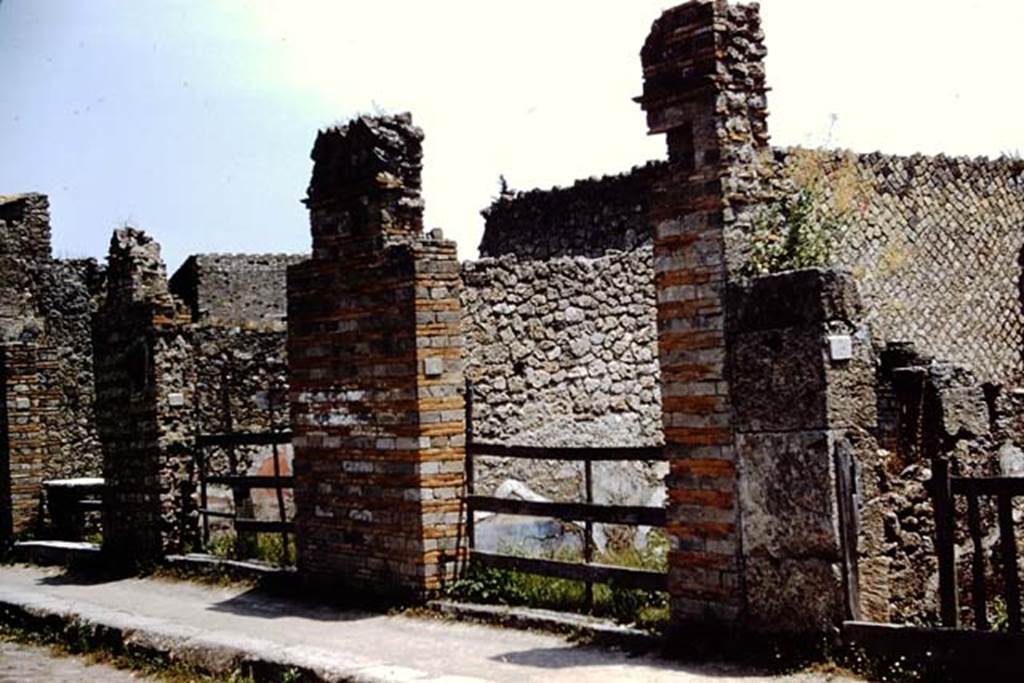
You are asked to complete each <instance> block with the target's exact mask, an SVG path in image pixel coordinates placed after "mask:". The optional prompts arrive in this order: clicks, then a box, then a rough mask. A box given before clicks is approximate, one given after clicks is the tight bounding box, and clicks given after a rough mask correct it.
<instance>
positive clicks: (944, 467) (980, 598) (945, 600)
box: [931, 459, 1024, 633]
mask: <svg viewBox="0 0 1024 683" xmlns="http://www.w3.org/2000/svg"><path fill="white" fill-rule="evenodd" d="M931 494H932V500H933V502H934V507H935V549H936V552H937V554H938V561H939V604H940V612H941V616H942V625H943V626H946V627H949V628H957V627H958V626H959V611H960V610H959V599H958V596H957V583H956V555H955V544H956V541H955V537H954V530H955V528H956V505H955V502H956V496H962V497H964V498H966V499H967V529H968V532H969V534H970V537H971V545H972V557H971V600H972V608H973V611H974V625H975V628H977V629H978V630H981V631H987V630H989V629H990V628H991V624H990V623H989V620H988V612H987V595H986V587H985V548H984V544H983V532H982V525H981V509H980V500H981V499H982V498H995V501H996V510H997V518H998V525H999V548H1000V554H1001V555H1002V583H1003V597H1004V600H1005V602H1006V616H1007V626H1008V629H1009V631H1010V632H1011V633H1020V632H1021V608H1020V585H1019V571H1020V570H1019V567H1018V566H1017V540H1016V535H1015V533H1014V524H1013V500H1014V498H1024V478H1020V477H977V478H968V477H951V476H950V474H949V463H948V462H947V461H946V460H939V459H936V460H933V462H932V480H931Z"/></svg>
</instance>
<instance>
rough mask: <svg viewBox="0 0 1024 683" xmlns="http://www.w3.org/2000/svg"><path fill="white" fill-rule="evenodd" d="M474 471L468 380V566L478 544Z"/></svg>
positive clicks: (467, 386) (471, 388) (467, 385)
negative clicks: (474, 514)
mask: <svg viewBox="0 0 1024 683" xmlns="http://www.w3.org/2000/svg"><path fill="white" fill-rule="evenodd" d="M473 487H474V471H473V383H472V382H469V381H467V382H466V498H465V500H466V564H467V566H468V564H469V561H470V559H471V555H472V554H473V548H474V546H475V545H476V543H475V539H474V533H475V531H476V528H475V526H476V525H475V521H476V520H474V519H473V503H472V501H471V498H472V496H473Z"/></svg>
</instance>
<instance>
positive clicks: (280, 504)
mask: <svg viewBox="0 0 1024 683" xmlns="http://www.w3.org/2000/svg"><path fill="white" fill-rule="evenodd" d="M267 410H268V412H269V413H270V436H271V442H272V444H273V445H272V448H273V458H274V491H275V492H276V493H277V512H278V516H279V517H280V519H281V566H282V567H286V566H288V527H287V526H286V525H287V523H288V519H287V516H286V515H285V511H284V491H282V490H281V463H280V462H278V450H277V439H276V438H274V437H275V436H276V435H277V426H276V422H275V415H274V383H273V381H271V382H270V384H269V385H268V386H267Z"/></svg>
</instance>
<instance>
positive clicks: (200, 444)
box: [193, 376, 295, 565]
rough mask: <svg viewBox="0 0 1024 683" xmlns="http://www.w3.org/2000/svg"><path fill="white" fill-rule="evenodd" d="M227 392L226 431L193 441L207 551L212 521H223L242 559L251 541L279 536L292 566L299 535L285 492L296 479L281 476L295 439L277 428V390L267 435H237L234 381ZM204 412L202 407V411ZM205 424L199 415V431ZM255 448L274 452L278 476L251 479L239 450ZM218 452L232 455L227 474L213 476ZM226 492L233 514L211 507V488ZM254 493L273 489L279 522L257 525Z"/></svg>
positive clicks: (201, 434)
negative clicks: (291, 542) (285, 451)
mask: <svg viewBox="0 0 1024 683" xmlns="http://www.w3.org/2000/svg"><path fill="white" fill-rule="evenodd" d="M222 380H223V381H222V387H221V389H222V392H223V393H224V396H225V398H224V400H223V403H224V406H223V410H224V416H223V420H222V422H223V426H224V427H225V428H226V429H225V431H221V432H215V433H204V432H201V431H199V430H198V429H197V432H196V434H195V438H194V441H193V458H194V462H195V468H196V472H197V474H198V480H199V482H198V483H199V506H198V510H197V511H198V513H199V517H200V519H201V532H202V541H203V545H204V547H205V546H207V545H208V544H209V542H210V519H211V518H220V519H228V520H230V521H231V526H232V529H233V530H234V532H235V535H236V538H237V539H238V540H239V544H238V546H237V547H239V548H241V549H242V550H241V553H242V554H245V553H246V552H248V550H249V549H251V548H250V546H251V543H250V541H251V539H252V538H253V536H254V535H255V534H258V533H273V534H280V536H281V564H282V565H284V564H287V562H288V559H287V558H288V539H289V535H290V534H292V533H293V532H294V523H293V522H292V521H291V520H290V519H289V518H288V511H287V506H286V505H285V490H286V489H294V486H295V478H294V476H292V475H285V474H282V472H281V447H282V446H287V445H289V444H291V442H292V433H291V431H290V430H288V429H280V428H278V427H277V426H276V425H277V416H276V413H275V404H274V399H273V396H274V395H275V393H281V391H277V392H275V387H273V386H272V387H270V388H269V389H268V391H267V396H268V400H267V420H266V424H267V425H269V429H267V430H265V431H234V430H233V429H232V427H233V424H234V423H233V421H232V417H231V410H230V405H229V401H228V400H227V398H226V396H227V393H228V392H229V390H230V386H229V383H228V382H229V378H228V377H227V376H225V377H223V378H222ZM197 410H198V406H197ZM200 423H201V421H200V419H199V417H198V415H197V417H196V425H199V424H200ZM252 446H270V447H272V449H273V451H272V456H271V459H272V460H273V467H274V471H273V474H272V475H259V474H246V473H245V472H243V471H241V468H240V466H239V458H238V449H240V448H246V447H252ZM213 449H222V450H223V451H224V452H225V453H226V455H227V470H228V471H227V474H223V473H218V474H211V473H210V458H209V452H210V451H211V450H213ZM218 485H219V486H226V487H229V488H230V489H231V497H232V502H233V505H232V510H231V511H230V512H228V511H224V510H214V509H211V507H210V496H209V487H210V486H218ZM254 489H271V490H273V491H274V493H275V497H276V503H277V519H275V520H267V519H257V518H255V516H254V515H253V512H252V506H251V500H252V495H251V494H252V491H253V490H254Z"/></svg>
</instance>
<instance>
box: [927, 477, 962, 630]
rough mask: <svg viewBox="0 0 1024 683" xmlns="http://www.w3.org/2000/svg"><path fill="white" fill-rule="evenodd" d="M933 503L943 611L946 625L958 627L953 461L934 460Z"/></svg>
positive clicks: (943, 622) (940, 607)
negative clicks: (950, 464) (954, 548)
mask: <svg viewBox="0 0 1024 683" xmlns="http://www.w3.org/2000/svg"><path fill="white" fill-rule="evenodd" d="M931 484H932V502H933V507H934V509H935V552H936V554H937V556H938V560H939V613H940V615H941V617H942V625H943V626H946V627H948V628H956V627H957V623H958V619H957V612H959V609H958V606H957V591H956V562H955V557H954V554H953V542H954V541H953V494H952V491H951V489H950V481H949V463H948V462H947V461H946V460H943V459H941V458H934V459H932V481H931Z"/></svg>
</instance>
